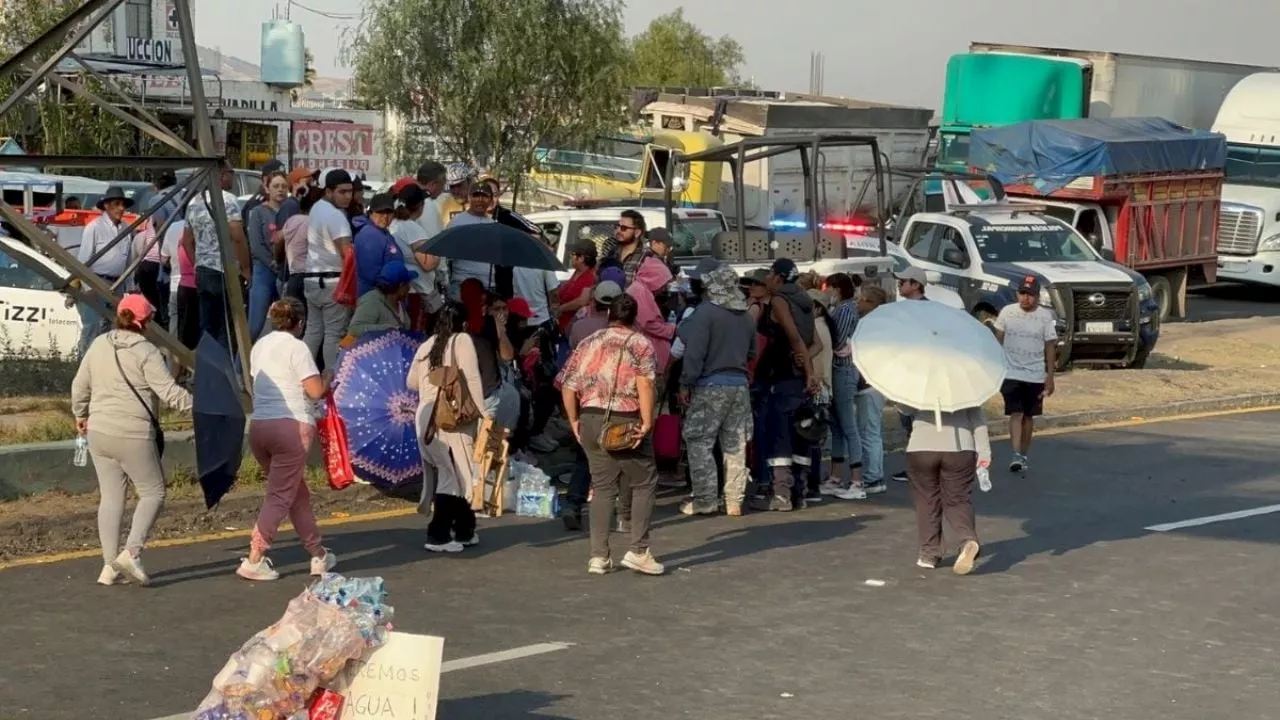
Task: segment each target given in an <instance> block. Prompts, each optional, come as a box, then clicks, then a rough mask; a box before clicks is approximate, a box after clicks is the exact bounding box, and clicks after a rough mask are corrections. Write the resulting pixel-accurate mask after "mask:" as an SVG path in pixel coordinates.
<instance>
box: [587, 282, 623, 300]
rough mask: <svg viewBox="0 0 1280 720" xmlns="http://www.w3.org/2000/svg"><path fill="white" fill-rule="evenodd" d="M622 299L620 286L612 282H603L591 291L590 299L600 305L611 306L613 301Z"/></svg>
mask: <svg viewBox="0 0 1280 720" xmlns="http://www.w3.org/2000/svg"><path fill="white" fill-rule="evenodd" d="M620 297H622V286H621V285H619V284H618V283H616V282H614V281H612V280H605V281H603V282H601V283H600V284H599V285H596V289H595V290H593V291H591V299H592V300H595V301H596V302H598V303H600V304H601V305H609V304H612V303H613V301H614V300H617V299H618V298H620Z"/></svg>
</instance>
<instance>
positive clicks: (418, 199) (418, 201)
mask: <svg viewBox="0 0 1280 720" xmlns="http://www.w3.org/2000/svg"><path fill="white" fill-rule="evenodd" d="M397 184H399V183H397ZM391 194H392V195H394V196H395V199H396V206H397V207H414V206H415V205H422V204H423V203H425V202H426V201H427V192H426V191H425V190H423V189H422V188H421V187H419V186H418V183H417V182H416V181H414V182H410V183H409V184H408V185H405V186H404V187H402V188H400V189H399V190H397V189H395V188H394V187H393V188H391Z"/></svg>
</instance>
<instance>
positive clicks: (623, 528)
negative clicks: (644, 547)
mask: <svg viewBox="0 0 1280 720" xmlns="http://www.w3.org/2000/svg"><path fill="white" fill-rule="evenodd" d="M618 532H620V533H622V534H623V535H630V534H631V521H630V520H627V519H625V518H618Z"/></svg>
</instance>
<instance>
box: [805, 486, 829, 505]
mask: <svg viewBox="0 0 1280 720" xmlns="http://www.w3.org/2000/svg"><path fill="white" fill-rule="evenodd" d="M804 499H805V502H811V503H820V502H822V501H823V499H824V498H823V497H822V490H821V489H818V490H810V491H809V492H807V493H805V494H804Z"/></svg>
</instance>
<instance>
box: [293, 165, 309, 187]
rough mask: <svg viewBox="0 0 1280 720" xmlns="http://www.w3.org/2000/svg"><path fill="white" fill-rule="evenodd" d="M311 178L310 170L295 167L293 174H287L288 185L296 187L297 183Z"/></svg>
mask: <svg viewBox="0 0 1280 720" xmlns="http://www.w3.org/2000/svg"><path fill="white" fill-rule="evenodd" d="M310 177H311V168H308V167H296V168H294V169H293V172H291V173H289V184H290V185H297V184H298V183H300V182H302V181H303V180H306V179H307V178H310Z"/></svg>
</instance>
